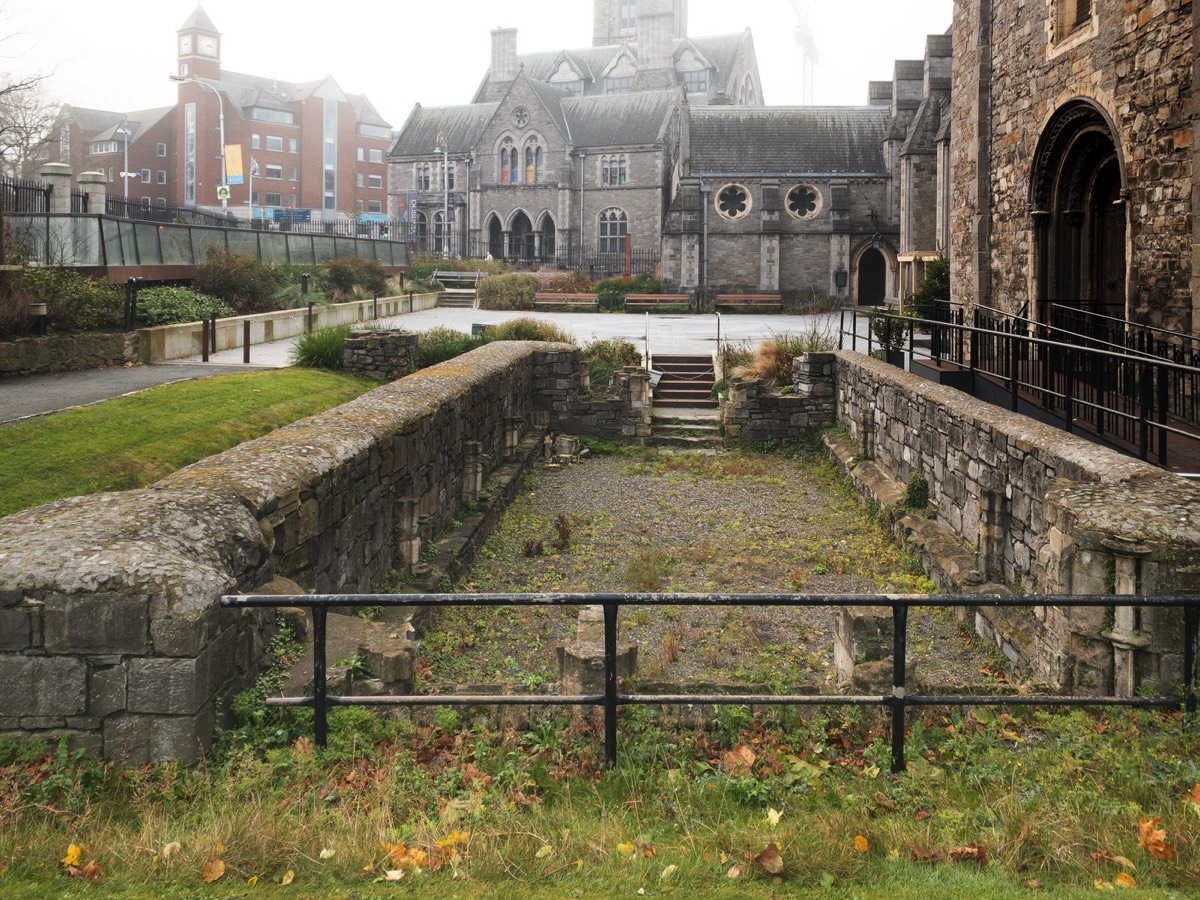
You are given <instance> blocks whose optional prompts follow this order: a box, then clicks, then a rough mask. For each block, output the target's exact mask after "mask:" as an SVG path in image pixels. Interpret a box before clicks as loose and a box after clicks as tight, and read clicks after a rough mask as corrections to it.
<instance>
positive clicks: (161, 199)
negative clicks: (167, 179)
mask: <svg viewBox="0 0 1200 900" xmlns="http://www.w3.org/2000/svg"><path fill="white" fill-rule="evenodd" d="M154 204H155V206H161V207H163V208H164V209H165V208H166V206H167V198H166V197H159V198H158V199H157V200H155V201H154Z"/></svg>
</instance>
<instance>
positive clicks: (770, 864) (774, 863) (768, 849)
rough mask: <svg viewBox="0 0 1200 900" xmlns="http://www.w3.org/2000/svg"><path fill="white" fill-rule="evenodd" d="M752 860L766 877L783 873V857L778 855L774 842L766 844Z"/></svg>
mask: <svg viewBox="0 0 1200 900" xmlns="http://www.w3.org/2000/svg"><path fill="white" fill-rule="evenodd" d="M753 860H754V862H755V863H757V864H758V865H759V866H760V867H761V868H762V870H763V871H764V872H766V873H767V874H768V875H778V874H779V873H780V872H782V871H783V857H782V856H780V855H779V848H778V847H776V846H775V842H774V841H772V842H771V843H769V844H767V846H765V847H764V848H763V849H762V852H761V853H758V854H756V855H755V856H754V858H753Z"/></svg>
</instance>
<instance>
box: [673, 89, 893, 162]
mask: <svg viewBox="0 0 1200 900" xmlns="http://www.w3.org/2000/svg"><path fill="white" fill-rule="evenodd" d="M890 118H891V111H890V110H888V109H884V108H881V107H871V106H862V107H857V106H786V107H785V106H773V107H759V106H703V107H696V108H693V109H692V110H691V171H692V173H693V174H702V173H712V174H717V173H720V174H744V175H771V174H779V175H782V174H785V173H786V174H793V175H795V174H805V173H807V174H811V175H819V174H830V175H835V174H836V175H841V174H846V175H849V174H871V175H874V174H879V175H884V174H886V173H887V165H886V163H885V161H884V158H883V138H884V135H885V134H886V132H887V127H888V120H889V119H890Z"/></svg>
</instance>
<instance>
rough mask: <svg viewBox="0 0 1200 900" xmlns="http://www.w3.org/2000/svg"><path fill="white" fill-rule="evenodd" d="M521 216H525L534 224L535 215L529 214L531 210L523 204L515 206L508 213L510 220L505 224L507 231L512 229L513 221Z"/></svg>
mask: <svg viewBox="0 0 1200 900" xmlns="http://www.w3.org/2000/svg"><path fill="white" fill-rule="evenodd" d="M519 216H524V217H525V218H526V220H528V222H529V224H530V225H531V226H532V225H533V222H534V219H533V216H531V215H530V214H529V211H528V210H527V209H525V207H523V206H517V207H514V208H513V209H512V211H511V212H510V213H509V214H508V221H507V222H506V223H505V225H504V228H505V230H506V231H512V227H513V223H514V222H516V221H517V218H518V217H519Z"/></svg>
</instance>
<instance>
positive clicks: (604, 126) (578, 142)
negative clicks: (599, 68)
mask: <svg viewBox="0 0 1200 900" xmlns="http://www.w3.org/2000/svg"><path fill="white" fill-rule="evenodd" d="M678 103H679V92H677V91H644V92H641V93H634V94H611V95H608V96H596V97H572V98H570V99H568V100H565V101H564V102H563V108H564V109H565V110H566V113H567V121H568V122H569V124H570V127H571V139H572V141H573V142H574V144H575V146H576V147H581V148H583V149H585V150H586V149H588V148H590V147H637V146H641V145H645V144H655V143H660V142H661V141H662V140H663V139H664V137H665V136H666V131H667V126H668V124H669V123H670V121H671V115H672V114H673V113H674V111H675V107H676V106H677V105H678Z"/></svg>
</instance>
